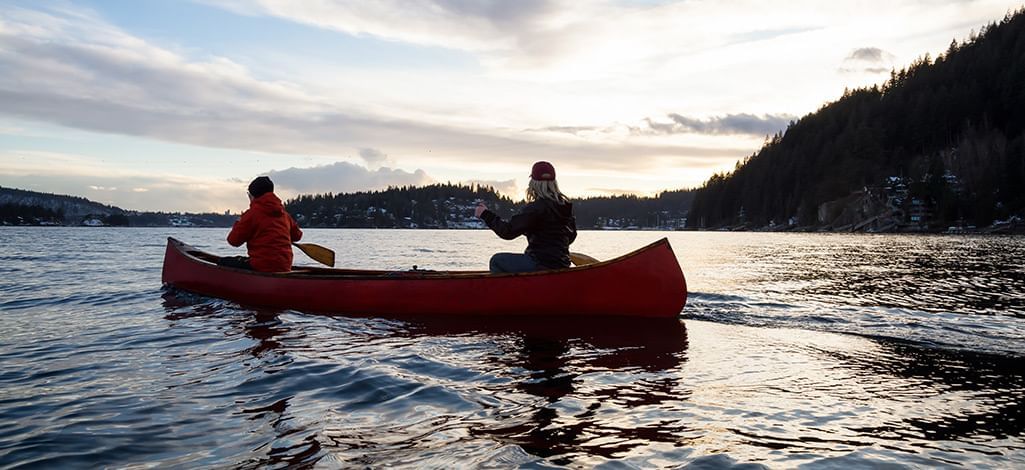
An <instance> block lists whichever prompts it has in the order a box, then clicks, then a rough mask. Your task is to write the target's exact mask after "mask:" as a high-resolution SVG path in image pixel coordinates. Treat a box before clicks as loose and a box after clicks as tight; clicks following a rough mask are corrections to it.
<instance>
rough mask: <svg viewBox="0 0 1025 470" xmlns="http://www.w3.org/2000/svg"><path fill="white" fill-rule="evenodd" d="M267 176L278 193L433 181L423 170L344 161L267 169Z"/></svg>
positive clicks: (334, 191)
mask: <svg viewBox="0 0 1025 470" xmlns="http://www.w3.org/2000/svg"><path fill="white" fill-rule="evenodd" d="M267 176H269V177H270V178H271V180H273V181H274V185H275V192H279V191H278V189H277V188H281V189H282V190H281V191H280V193H281V194H279V195H285V194H288V193H295V194H311V193H313V194H320V193H343V192H353V191H368V190H379V189H386V188H387V187H389V186H423V185H425V184H430V183H433V182H434V179H432V178H431V177H430V176H428V175H427V173H425V172H424V171H423V170H416V171H413V172H412V173H411V172H408V171H405V170H399V169H392V168H384V167H382V168H378V169H376V170H370V169H368V168H365V167H362V166H359V165H354V164H352V163H347V162H336V163H332V164H330V165H321V166H315V167H311V168H288V169H286V170H278V171H270V172H268V173H267ZM283 197H284V196H283Z"/></svg>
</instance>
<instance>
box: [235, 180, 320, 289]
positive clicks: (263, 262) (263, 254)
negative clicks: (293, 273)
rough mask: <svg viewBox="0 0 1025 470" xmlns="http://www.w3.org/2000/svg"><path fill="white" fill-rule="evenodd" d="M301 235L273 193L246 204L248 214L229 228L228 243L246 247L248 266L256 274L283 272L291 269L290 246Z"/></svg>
mask: <svg viewBox="0 0 1025 470" xmlns="http://www.w3.org/2000/svg"><path fill="white" fill-rule="evenodd" d="M302 236H303V232H302V230H299V225H297V224H296V223H295V220H293V219H292V216H290V215H288V212H285V206H284V205H282V204H281V199H278V197H277V196H275V195H274V193H265V194H263V195H261V196H260V197H258V198H255V199H253V200H252V201H251V202H250V203H249V210H247V211H245V212H244V213H243V214H242V217H241V218H239V219H238V221H237V222H235V225H233V226H232V227H231V233H229V234H228V243H230V244H231V246H242V244H243V243H245V244H246V249H247V250H248V251H249V265H250V266H252V267H253V269H254V270H256V271H264V272H283V271H289V270H291V269H292V242H293V241H299V239H300V238H302Z"/></svg>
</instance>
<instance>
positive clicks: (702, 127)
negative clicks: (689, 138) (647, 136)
mask: <svg viewBox="0 0 1025 470" xmlns="http://www.w3.org/2000/svg"><path fill="white" fill-rule="evenodd" d="M669 118H670V119H672V121H673V122H671V123H664V124H663V123H656V122H654V121H652V120H650V119H649V120H648V125H649V126H650V128H651V129H652V130H653V131H655V132H656V133H662V134H678V133H681V132H684V133H685V132H695V133H699V134H747V135H767V134H775V133H776V132H779V131H781V130H783V129H786V127H787V125H788V124H789V123H790V121H792V120H794V119H796V117H795V116H792V115H789V114H764V115H761V116H756V115H754V114H746V113H742V114H727V115H725V116H717V117H712V118H709V119H704V120H702V119H696V118H691V117H687V116H682V115H679V114H676V113H671V114H669Z"/></svg>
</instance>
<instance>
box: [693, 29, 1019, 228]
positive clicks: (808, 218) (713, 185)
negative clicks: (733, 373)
mask: <svg viewBox="0 0 1025 470" xmlns="http://www.w3.org/2000/svg"><path fill="white" fill-rule="evenodd" d="M1023 210H1025V10H1019V11H1018V12H1016V13H1014V14H1009V15H1007V17H1005V18H1004V19H1003V21H1001V22H999V23H996V24H991V25H989V26H988V27H986V28H984V29H983V30H982V31H981V32H980V33H979V34H978V35H974V34H973V36H972V37H970V38H968V39H967V40H965V41H963V42H957V41H956V40H955V41H954V42H952V43H951V44H950V47H949V48H948V49H947V51H946V52H944V53H943V54H941V55H940V56H939V57H937V58H936V59H935V60H933V59H932V58H930V57H929V56H928V55H925V56H923V57H922V58H920V59H919V60H917V61H915V62H914V63H912V64H911V65H910V66H908V67H907V68H905V69H902V70H899V71H894V72H892V73H891V77H890V79H889V80H888V81H886V83H885V84H883V85H882V86H873V87H870V88H862V89H856V90H850V91H845V93H844V94H843V96H842V97H841V98H840V99H839V100H837V101H836V102H833V103H830V104H828V105H826V106H823V107H822V108H821V109H819V110H818V111H817V112H814V113H812V114H809V115H807V116H805V117H803V118H801V119H800V120H799V121H797V122H792V123H791V124H790V126H788V127H787V129H786V130H785V131H783V132H781V133H779V134H777V135H775V136H771V137H770V138H769V139H768V140H767V142H766V144H765V145H764V146H763V147H762V148H761V149H760V150H758V151H757V152H756V153H755V154H753V155H752V156H750V157H749V158H748V159H746V160H744V161H743V162H741V163H738V165H737V167H736V169H735V170H734V171H733V172H731V173H728V174H717V175H714V176H713V177H712V178H710V179H709V180H708V181H707V182H706V183H705V184H704V185H703V187H701V188H699V189H698V190H697V191H696V194H695V195H694V202H693V206H692V210H691V214H690V218H689V221H688V226H690V227H695V228H716V227H735V228H762V227H774V228H780V227H805V228H820V229H857V228H859V227H876V228H880V229H891V230H901V229H906V230H936V229H938V228H942V227H946V226H948V225H961V224H964V225H976V226H979V227H982V226H986V225H990V224H992V223H993V222H995V221H998V220H1001V219H1007V218H1013V217H1015V216H1018V217H1020V216H1021V215H1022V213H1023ZM870 224H874V225H870Z"/></svg>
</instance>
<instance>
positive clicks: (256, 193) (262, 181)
mask: <svg viewBox="0 0 1025 470" xmlns="http://www.w3.org/2000/svg"><path fill="white" fill-rule="evenodd" d="M271 192H274V183H273V182H272V181H271V180H270V178H268V177H266V176H260V177H257V178H256V179H255V180H253V182H252V183H249V194H251V195H252V196H253V197H260V196H263V195H264V194H266V193H271Z"/></svg>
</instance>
